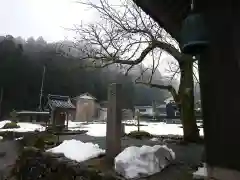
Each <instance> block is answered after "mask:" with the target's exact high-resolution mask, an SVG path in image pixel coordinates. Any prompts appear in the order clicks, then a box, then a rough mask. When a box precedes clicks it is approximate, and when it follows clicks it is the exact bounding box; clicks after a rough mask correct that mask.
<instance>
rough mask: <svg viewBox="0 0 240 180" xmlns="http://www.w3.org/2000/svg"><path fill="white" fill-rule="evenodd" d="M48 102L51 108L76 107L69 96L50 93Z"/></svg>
mask: <svg viewBox="0 0 240 180" xmlns="http://www.w3.org/2000/svg"><path fill="white" fill-rule="evenodd" d="M48 104H49V106H50V107H51V108H63V109H75V106H74V105H73V104H72V102H71V100H70V98H69V96H59V95H48Z"/></svg>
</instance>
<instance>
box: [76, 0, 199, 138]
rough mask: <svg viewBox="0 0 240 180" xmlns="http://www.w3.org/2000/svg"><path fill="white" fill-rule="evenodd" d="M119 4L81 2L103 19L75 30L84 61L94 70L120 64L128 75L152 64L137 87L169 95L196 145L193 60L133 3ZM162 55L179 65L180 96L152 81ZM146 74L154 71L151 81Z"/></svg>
mask: <svg viewBox="0 0 240 180" xmlns="http://www.w3.org/2000/svg"><path fill="white" fill-rule="evenodd" d="M119 2H120V3H119V4H118V5H114V4H111V3H110V1H108V0H99V3H93V2H91V1H90V0H87V1H80V2H78V3H81V4H84V5H86V6H88V7H90V8H91V9H94V10H95V11H97V12H98V14H99V17H100V18H99V19H100V20H99V21H96V22H94V23H89V24H80V25H75V27H74V28H73V30H74V31H76V32H77V38H76V41H75V46H76V47H79V46H80V45H81V48H80V49H81V51H82V53H83V54H84V57H83V58H82V59H88V61H89V60H90V61H91V66H93V67H95V68H99V67H100V68H103V67H107V66H109V65H112V64H119V65H120V66H121V67H122V68H124V69H125V73H126V74H127V73H128V72H129V71H130V70H131V69H132V68H133V67H134V66H137V65H138V66H140V67H141V63H142V62H143V61H144V60H148V61H150V60H152V65H151V66H148V67H147V68H145V69H142V71H141V74H140V76H139V78H137V80H136V83H141V84H145V85H148V86H150V87H155V88H160V89H166V90H168V91H170V92H171V93H172V95H173V97H174V99H175V101H176V102H177V103H178V104H179V107H181V120H182V123H183V129H184V139H185V140H187V141H195V140H196V139H198V138H199V132H198V129H197V126H196V119H195V116H194V101H193V100H194V99H193V58H192V57H191V56H188V55H185V54H182V53H181V52H180V50H179V48H178V43H177V42H176V41H175V40H174V39H173V38H171V36H170V35H169V34H168V33H167V32H166V31H165V30H164V29H163V28H161V27H160V26H159V24H157V23H156V22H154V21H153V20H152V19H151V18H150V17H149V16H148V15H146V14H145V13H144V12H143V11H142V10H141V9H140V8H139V7H137V6H136V5H135V4H134V3H133V2H132V1H129V0H120V1H119ZM163 52H165V53H167V54H169V55H171V56H172V57H173V58H174V59H175V60H176V62H177V64H178V67H179V71H180V73H181V79H180V86H179V90H178V92H177V91H176V90H175V89H174V88H173V87H172V86H171V85H167V86H166V85H162V84H154V83H153V81H152V80H153V78H152V77H153V75H154V73H155V71H156V70H157V68H158V67H159V65H160V59H161V55H162V53H163ZM147 71H148V72H149V71H151V76H150V77H149V78H148V79H146V78H144V73H145V72H147Z"/></svg>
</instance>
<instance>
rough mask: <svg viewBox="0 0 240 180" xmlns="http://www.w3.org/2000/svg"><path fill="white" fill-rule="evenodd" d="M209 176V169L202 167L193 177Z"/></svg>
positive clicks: (202, 177) (203, 177)
mask: <svg viewBox="0 0 240 180" xmlns="http://www.w3.org/2000/svg"><path fill="white" fill-rule="evenodd" d="M205 178H207V169H206V168H205V167H200V168H198V170H197V171H196V172H194V173H193V179H205Z"/></svg>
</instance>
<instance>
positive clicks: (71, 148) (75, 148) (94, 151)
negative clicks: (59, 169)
mask: <svg viewBox="0 0 240 180" xmlns="http://www.w3.org/2000/svg"><path fill="white" fill-rule="evenodd" d="M47 151H49V152H52V153H63V154H64V155H65V156H66V157H67V158H69V159H72V160H76V161H78V162H82V161H86V160H89V159H91V158H95V157H98V156H99V155H101V154H104V153H105V150H103V149H101V148H99V145H98V144H93V143H91V142H87V143H83V142H81V141H78V140H75V139H72V140H65V141H63V142H62V143H61V144H60V145H59V146H56V147H54V148H52V149H49V150H47Z"/></svg>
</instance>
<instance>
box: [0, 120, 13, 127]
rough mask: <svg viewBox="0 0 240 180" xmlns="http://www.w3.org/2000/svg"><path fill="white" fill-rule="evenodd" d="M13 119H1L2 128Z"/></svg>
mask: <svg viewBox="0 0 240 180" xmlns="http://www.w3.org/2000/svg"><path fill="white" fill-rule="evenodd" d="M10 122H11V121H9V120H3V121H0V128H3V126H4V125H5V124H7V123H10Z"/></svg>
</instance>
